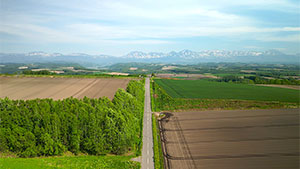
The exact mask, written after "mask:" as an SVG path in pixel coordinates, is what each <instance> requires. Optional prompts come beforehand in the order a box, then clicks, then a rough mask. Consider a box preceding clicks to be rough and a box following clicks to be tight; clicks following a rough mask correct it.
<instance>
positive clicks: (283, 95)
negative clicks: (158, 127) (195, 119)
mask: <svg viewBox="0 0 300 169" xmlns="http://www.w3.org/2000/svg"><path fill="white" fill-rule="evenodd" d="M155 82H156V83H157V84H159V85H160V86H161V87H163V88H164V89H165V90H166V92H167V93H168V94H169V95H170V96H172V97H174V98H197V99H237V100H258V101H280V102H294V103H299V91H297V90H293V89H285V88H275V87H266V86H256V85H248V84H234V83H223V82H213V81H208V80H172V79H155Z"/></svg>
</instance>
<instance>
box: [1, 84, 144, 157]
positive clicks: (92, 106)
mask: <svg viewBox="0 0 300 169" xmlns="http://www.w3.org/2000/svg"><path fill="white" fill-rule="evenodd" d="M143 102H144V85H143V82H142V81H134V80H132V81H130V82H129V84H128V87H127V91H125V90H123V89H119V90H118V91H117V92H116V94H115V97H114V99H113V100H112V101H110V100H109V99H108V98H106V97H104V98H99V99H90V98H86V97H85V98H83V99H80V100H79V99H75V98H67V99H64V100H57V101H54V100H52V99H35V100H27V101H24V100H10V99H8V98H5V99H0V138H1V139H0V152H6V151H10V152H13V153H16V154H17V155H18V156H21V157H35V156H52V155H61V154H62V153H64V152H66V151H71V152H72V153H74V154H78V153H80V152H82V153H88V154H93V155H100V154H108V153H113V154H123V153H125V152H128V151H133V152H136V153H137V154H140V145H141V137H142V135H141V134H142V118H143V110H144V109H143V108H144V104H143Z"/></svg>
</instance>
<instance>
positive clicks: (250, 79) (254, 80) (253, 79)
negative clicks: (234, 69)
mask: <svg viewBox="0 0 300 169" xmlns="http://www.w3.org/2000/svg"><path fill="white" fill-rule="evenodd" d="M215 81H217V82H234V83H248V84H278V85H300V80H296V79H293V78H288V79H265V78H261V77H260V76H243V78H241V77H239V76H234V75H228V76H224V77H222V78H220V79H215Z"/></svg>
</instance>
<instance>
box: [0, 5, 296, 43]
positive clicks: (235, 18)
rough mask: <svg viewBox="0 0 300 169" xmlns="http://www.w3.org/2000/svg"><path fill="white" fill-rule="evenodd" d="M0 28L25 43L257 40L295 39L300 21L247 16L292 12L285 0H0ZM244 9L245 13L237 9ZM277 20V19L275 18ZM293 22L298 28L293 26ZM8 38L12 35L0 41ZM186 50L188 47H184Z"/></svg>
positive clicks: (279, 40)
mask: <svg viewBox="0 0 300 169" xmlns="http://www.w3.org/2000/svg"><path fill="white" fill-rule="evenodd" d="M3 2H4V3H3V4H4V5H3V7H1V11H0V14H1V16H2V22H0V31H1V32H2V33H6V34H11V35H15V36H18V37H21V39H22V40H23V41H24V42H32V41H40V42H45V43H66V44H74V43H77V44H83V46H84V45H88V44H90V43H97V44H115V45H118V44H121V45H125V44H131V45H135V44H149V45H154V44H173V43H176V42H178V41H179V40H178V39H180V38H193V37H217V38H220V39H224V38H225V39H235V38H240V37H242V38H243V39H248V40H253V39H254V40H258V41H261V42H296V43H299V32H300V27H299V26H300V25H299V23H298V25H297V24H295V23H289V24H288V25H285V24H281V23H280V22H278V23H276V22H274V21H272V23H271V21H270V23H269V24H270V26H262V25H259V24H258V23H259V21H260V18H259V17H257V16H253V15H251V14H247V12H249V11H250V13H251V12H253V11H252V10H253V9H261V10H265V11H266V10H268V12H270V11H281V12H287V13H296V14H298V15H297V16H298V17H299V9H300V7H299V2H297V1H289V0H251V1H244V0H242V1H236V0H209V1H200V0H184V1H183V0H163V1H155V0H139V1H138V0H109V1H99V0H89V1H80V0H73V1H60V0H52V1H46V0H40V1H31V0H24V1H13V0H12V1H6V0H4V1H3ZM237 8H238V9H242V10H245V11H246V14H243V15H242V14H238V13H235V12H234V11H235V10H234V9H237ZM275 19H276V18H275ZM295 25H296V26H295ZM5 41H6V42H12V41H13V39H12V38H11V37H6V39H2V40H1V43H5ZM183 48H188V47H183Z"/></svg>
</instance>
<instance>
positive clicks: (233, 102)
mask: <svg viewBox="0 0 300 169" xmlns="http://www.w3.org/2000/svg"><path fill="white" fill-rule="evenodd" d="M156 82H157V80H156V81H155V82H154V81H153V82H152V83H151V92H152V93H151V103H152V111H155V112H159V111H164V110H169V111H173V110H187V109H198V110H211V109H252V108H259V109H267V108H295V107H299V103H287V102H278V101H255V100H237V99H186V98H173V97H171V96H170V95H169V94H168V93H167V92H166V91H165V90H164V88H162V87H161V86H160V85H158V84H157V83H156ZM215 83H218V82H215ZM222 84H224V83H222ZM200 95H201V94H200Z"/></svg>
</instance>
